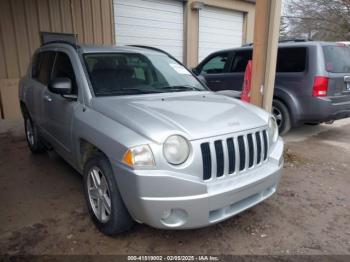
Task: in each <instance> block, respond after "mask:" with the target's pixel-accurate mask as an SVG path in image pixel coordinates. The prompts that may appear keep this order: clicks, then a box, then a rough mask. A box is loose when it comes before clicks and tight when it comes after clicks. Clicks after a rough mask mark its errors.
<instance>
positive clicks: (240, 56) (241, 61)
mask: <svg viewBox="0 0 350 262" xmlns="http://www.w3.org/2000/svg"><path fill="white" fill-rule="evenodd" d="M252 56H253V51H252V50H245V51H239V52H236V54H235V56H234V58H233V61H232V66H231V72H233V73H243V72H245V70H246V68H247V64H248V62H249V60H252Z"/></svg>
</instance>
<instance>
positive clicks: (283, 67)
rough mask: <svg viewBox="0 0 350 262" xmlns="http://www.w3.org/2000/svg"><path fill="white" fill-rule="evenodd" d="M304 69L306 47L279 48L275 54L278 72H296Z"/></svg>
mask: <svg viewBox="0 0 350 262" xmlns="http://www.w3.org/2000/svg"><path fill="white" fill-rule="evenodd" d="M305 69H306V48H304V47H296V48H280V49H279V50H278V56H277V68H276V71H277V72H278V73H298V72H304V71H305Z"/></svg>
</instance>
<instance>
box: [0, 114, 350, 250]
mask: <svg viewBox="0 0 350 262" xmlns="http://www.w3.org/2000/svg"><path fill="white" fill-rule="evenodd" d="M285 140H286V151H285V158H286V163H285V168H284V175H283V178H282V181H281V183H280V187H279V189H278V192H277V193H276V194H275V195H274V196H273V197H271V198H270V199H268V200H267V201H266V202H264V203H262V204H259V205H258V206H256V207H254V208H252V209H250V210H248V211H246V212H244V213H242V214H240V215H238V216H236V217H233V218H231V219H229V220H227V221H225V222H223V223H220V224H218V225H215V226H212V227H208V228H203V229H198V230H190V231H165V230H157V229H153V228H150V227H148V226H145V225H136V226H135V227H134V229H133V230H132V231H131V232H129V233H127V234H123V235H119V236H116V237H106V236H104V235H102V234H101V233H99V232H98V231H97V230H96V229H95V227H94V225H93V224H92V222H91V221H90V219H89V217H88V215H87V211H86V208H85V203H84V199H83V192H82V186H81V182H82V180H81V177H80V175H79V174H77V173H76V172H75V171H74V170H73V169H72V168H71V167H70V166H69V165H68V164H66V163H65V162H63V160H61V159H60V158H59V157H57V156H56V157H55V156H53V155H52V154H43V155H38V156H37V155H36V156H34V155H32V154H31V153H30V152H29V150H28V148H27V145H26V141H25V138H24V135H23V127H22V124H21V123H20V122H9V121H0V200H1V201H0V254H48V255H49V254H133V255H135V254H143V255H146V254H150V255H155V254H191V255H196V254H197V255H202V254H217V255H219V254H235V255H237V254H256V255H262V254H269V255H271V254H273V255H286V254H320V255H322V254H333V255H334V254H350V190H349V188H350V162H349V155H350V121H349V120H347V121H339V122H337V123H336V124H334V125H332V126H328V125H321V126H318V127H315V126H305V127H302V128H299V129H297V130H294V131H293V132H291V133H290V134H289V135H287V136H286V137H285Z"/></svg>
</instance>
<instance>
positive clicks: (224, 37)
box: [198, 7, 243, 62]
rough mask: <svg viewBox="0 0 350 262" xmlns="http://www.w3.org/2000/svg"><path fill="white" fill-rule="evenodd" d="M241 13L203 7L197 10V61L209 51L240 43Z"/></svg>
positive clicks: (241, 35)
mask: <svg viewBox="0 0 350 262" xmlns="http://www.w3.org/2000/svg"><path fill="white" fill-rule="evenodd" d="M242 38H243V13H242V12H236V11H231V10H227V9H221V8H214V7H204V8H203V9H201V10H200V11H199V43H198V49H199V50H198V60H199V61H198V62H200V61H202V60H203V59H204V58H205V57H206V56H207V55H209V54H210V53H212V52H214V51H217V50H221V49H227V48H233V47H238V46H241V45H242Z"/></svg>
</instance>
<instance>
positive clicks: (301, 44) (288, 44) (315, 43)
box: [212, 41, 339, 54]
mask: <svg viewBox="0 0 350 262" xmlns="http://www.w3.org/2000/svg"><path fill="white" fill-rule="evenodd" d="M319 45H320V46H324V45H339V43H336V42H324V41H297V42H293V41H290V42H281V43H279V44H278V47H279V48H283V47H305V46H319ZM252 48H253V45H252V44H247V45H243V46H241V47H236V48H229V49H223V50H220V51H216V52H214V53H212V54H218V53H225V52H232V51H239V50H251V49H252Z"/></svg>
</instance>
